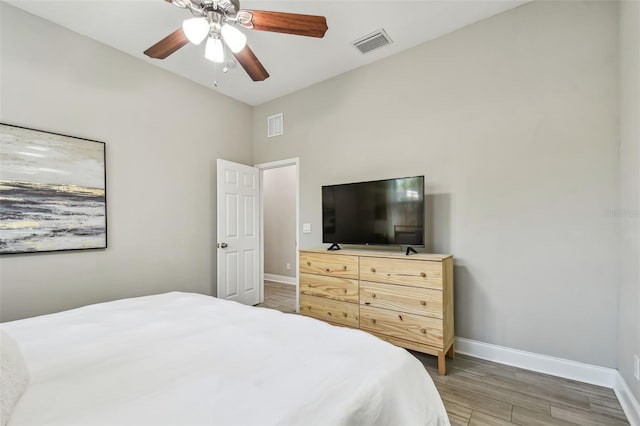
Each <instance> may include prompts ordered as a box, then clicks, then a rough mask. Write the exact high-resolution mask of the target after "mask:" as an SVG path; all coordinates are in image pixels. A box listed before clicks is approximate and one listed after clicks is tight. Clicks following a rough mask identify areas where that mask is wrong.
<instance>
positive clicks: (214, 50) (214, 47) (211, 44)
mask: <svg viewBox="0 0 640 426" xmlns="http://www.w3.org/2000/svg"><path fill="white" fill-rule="evenodd" d="M204 57H205V58H207V59H208V60H210V61H211V62H215V63H217V64H221V63H223V62H224V46H222V40H220V39H219V38H213V37H209V39H208V40H207V46H206V47H205V49H204Z"/></svg>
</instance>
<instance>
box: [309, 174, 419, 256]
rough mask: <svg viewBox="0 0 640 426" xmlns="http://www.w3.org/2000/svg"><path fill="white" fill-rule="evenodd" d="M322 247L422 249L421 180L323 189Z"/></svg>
mask: <svg viewBox="0 0 640 426" xmlns="http://www.w3.org/2000/svg"><path fill="white" fill-rule="evenodd" d="M322 224H323V226H322V241H323V242H324V243H342V244H372V245H397V246H415V247H424V176H414V177H407V178H397V179H387V180H378V181H371V182H359V183H349V184H344V185H330V186H323V187H322Z"/></svg>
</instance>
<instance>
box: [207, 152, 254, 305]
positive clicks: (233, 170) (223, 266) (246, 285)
mask: <svg viewBox="0 0 640 426" xmlns="http://www.w3.org/2000/svg"><path fill="white" fill-rule="evenodd" d="M217 167H218V297H219V298H221V299H229V300H235V301H236V302H240V303H244V304H246V305H255V304H257V303H259V299H260V286H259V284H260V281H259V278H260V276H259V267H260V248H259V247H260V229H259V226H260V225H259V224H260V206H259V200H260V186H259V181H258V169H256V168H255V167H250V166H246V165H244V164H238V163H232V162H230V161H225V160H218V164H217Z"/></svg>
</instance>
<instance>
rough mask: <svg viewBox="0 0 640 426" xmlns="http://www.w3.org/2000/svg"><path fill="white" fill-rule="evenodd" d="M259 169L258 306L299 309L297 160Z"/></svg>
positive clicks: (259, 167)
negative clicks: (259, 257) (259, 246)
mask: <svg viewBox="0 0 640 426" xmlns="http://www.w3.org/2000/svg"><path fill="white" fill-rule="evenodd" d="M256 167H257V168H258V170H259V171H260V194H261V202H260V244H261V248H262V249H261V250H260V252H261V262H260V265H261V276H262V280H261V283H260V302H261V303H260V305H259V306H264V307H267V308H272V309H277V310H280V311H282V312H290V313H292V312H298V305H299V301H298V229H299V227H298V220H299V194H298V187H299V166H298V159H297V158H294V159H289V160H282V161H276V162H271V163H264V164H258V165H256Z"/></svg>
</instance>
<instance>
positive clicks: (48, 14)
mask: <svg viewBox="0 0 640 426" xmlns="http://www.w3.org/2000/svg"><path fill="white" fill-rule="evenodd" d="M528 1H530V0H491V1H488V0H468V1H461V0H440V1H435V0H413V1H395V0H373V1H363V0H341V1H311V0H295V1H273V0H246V1H242V2H241V5H240V6H241V8H243V9H258V10H274V11H279V12H292V13H304V14H311V15H323V16H325V17H326V18H327V25H328V26H329V30H328V31H327V33H326V35H325V37H324V38H322V39H316V38H310V37H300V36H291V35H286V34H277V33H270V32H261V31H253V30H243V31H244V32H245V34H247V38H248V43H249V45H250V46H251V48H252V50H253V51H254V53H255V54H256V56H258V58H259V59H260V61H261V62H262V64H263V65H264V66H265V68H266V69H267V71H268V72H269V74H270V75H271V76H270V77H269V78H268V79H267V80H266V81H263V82H253V81H251V79H250V78H249V77H248V76H247V74H246V73H245V72H244V70H243V69H242V68H241V67H240V66H239V65H238V66H237V67H236V68H234V69H231V70H230V71H229V72H228V73H227V74H223V73H222V71H221V70H218V72H217V73H216V72H215V68H214V64H213V63H212V62H209V61H207V60H206V59H204V57H203V55H204V43H203V44H202V45H200V46H194V45H191V44H189V45H187V46H185V47H183V48H182V49H180V50H179V51H177V52H176V53H174V54H173V55H171V56H170V57H168V58H167V59H164V60H157V59H150V58H147V57H146V56H145V55H143V53H142V52H143V51H144V50H145V49H147V48H148V47H150V46H151V45H153V44H155V43H156V42H157V41H159V40H160V39H162V38H163V37H165V36H166V35H168V34H169V33H171V32H173V31H174V30H176V29H177V28H179V27H180V26H181V23H182V21H183V20H184V19H186V18H187V17H190V16H191V15H190V13H189V12H188V11H186V10H183V9H179V8H177V7H175V6H172V5H171V4H169V3H166V2H165V1H162V0H54V1H52V0H45V1H32V0H13V1H11V0H9V3H11V4H13V5H14V6H17V7H19V8H21V9H24V10H26V11H28V12H31V13H33V14H35V15H38V16H41V17H43V18H45V19H47V20H50V21H53V22H55V23H57V24H59V25H62V26H64V27H67V28H69V29H71V30H72V31H75V32H78V33H80V34H83V35H86V36H88V37H91V38H93V39H95V40H98V41H100V42H102V43H104V44H107V45H109V46H112V47H114V48H116V49H119V50H121V51H124V52H127V53H129V54H131V55H133V56H135V57H137V58H140V59H142V60H144V61H146V62H149V63H152V64H154V65H157V66H159V67H161V68H164V69H166V70H169V71H171V72H173V73H175V74H178V75H181V76H183V77H186V78H188V79H190V80H193V81H195V82H198V83H200V84H202V85H204V86H207V87H209V88H211V89H212V90H217V91H219V92H221V93H223V94H225V95H228V96H230V97H232V98H235V99H238V100H240V101H242V102H245V103H247V104H250V105H258V104H261V103H263V102H267V101H269V100H271V99H274V98H277V97H280V96H283V95H286V94H288V93H291V92H294V91H296V90H299V89H302V88H304V87H307V86H310V85H312V84H315V83H317V82H320V81H323V80H326V79H328V78H330V77H333V76H335V75H338V74H341V73H344V72H346V71H349V70H352V69H354V68H358V67H360V66H363V65H365V64H368V63H371V62H374V61H377V60H379V59H382V58H384V57H387V56H390V55H393V54H395V53H398V52H400V51H402V50H405V49H407V48H410V47H413V46H416V45H418V44H420V43H423V42H425V41H427V40H431V39H434V38H436V37H439V36H441V35H443V34H446V33H449V32H452V31H455V30H457V29H459V28H461V27H464V26H466V25H469V24H471V23H474V22H477V21H480V20H482V19H486V18H488V17H490V16H493V15H496V14H498V13H501V12H503V11H505V10H508V9H512V8H514V7H517V6H519V5H521V4H523V3H527V2H528ZM379 28H384V29H385V30H386V31H387V33H388V34H389V36H390V37H391V39H392V40H393V44H391V45H387V46H384V47H382V48H380V49H379V50H375V51H373V52H370V53H368V54H362V53H360V52H359V51H358V50H357V49H356V48H354V47H353V46H352V44H351V42H353V41H354V40H356V39H358V38H360V37H361V36H364V35H366V34H369V33H371V32H373V31H375V30H377V29H379ZM215 80H217V81H218V87H217V88H214V87H213V83H214V81H215Z"/></svg>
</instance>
